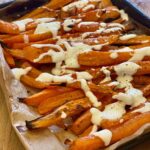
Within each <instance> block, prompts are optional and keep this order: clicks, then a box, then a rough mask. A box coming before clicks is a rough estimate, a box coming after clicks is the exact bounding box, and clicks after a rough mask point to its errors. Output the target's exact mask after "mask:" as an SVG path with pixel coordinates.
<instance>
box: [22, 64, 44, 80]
mask: <svg viewBox="0 0 150 150" xmlns="http://www.w3.org/2000/svg"><path fill="white" fill-rule="evenodd" d="M21 67H22V68H26V67H31V68H32V69H31V70H30V71H29V73H28V75H29V76H30V77H32V78H37V77H38V76H39V75H40V74H41V73H42V72H41V71H39V70H38V69H36V68H35V67H33V66H32V65H31V64H30V63H28V62H25V63H23V64H22V65H21Z"/></svg>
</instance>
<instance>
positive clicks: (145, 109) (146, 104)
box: [133, 102, 150, 113]
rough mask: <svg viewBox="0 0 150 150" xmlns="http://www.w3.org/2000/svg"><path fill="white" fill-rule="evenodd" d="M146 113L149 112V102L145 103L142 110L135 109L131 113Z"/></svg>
mask: <svg viewBox="0 0 150 150" xmlns="http://www.w3.org/2000/svg"><path fill="white" fill-rule="evenodd" d="M148 111H150V103H149V102H147V103H145V104H144V106H143V107H142V108H139V109H136V110H134V111H133V112H140V113H145V112H148Z"/></svg>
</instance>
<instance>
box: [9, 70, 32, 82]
mask: <svg viewBox="0 0 150 150" xmlns="http://www.w3.org/2000/svg"><path fill="white" fill-rule="evenodd" d="M31 69H32V67H27V68H25V69H23V68H14V69H11V71H12V73H13V75H14V76H15V78H16V79H17V80H20V78H21V77H22V76H23V75H26V74H28V72H29V71H31Z"/></svg>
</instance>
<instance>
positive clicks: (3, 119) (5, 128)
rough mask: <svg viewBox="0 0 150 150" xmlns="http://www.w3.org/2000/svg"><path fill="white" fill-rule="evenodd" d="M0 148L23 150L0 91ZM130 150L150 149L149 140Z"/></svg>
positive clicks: (1, 149) (4, 149)
mask: <svg viewBox="0 0 150 150" xmlns="http://www.w3.org/2000/svg"><path fill="white" fill-rule="evenodd" d="M0 150H24V148H23V146H22V144H21V143H20V141H19V139H18V137H17V135H16V134H15V132H14V130H13V128H12V127H11V124H10V119H9V115H8V111H7V108H6V104H5V100H4V97H3V94H2V92H1V91H0ZM132 150H150V140H149V141H147V142H145V143H143V145H138V146H137V147H136V148H134V149H132Z"/></svg>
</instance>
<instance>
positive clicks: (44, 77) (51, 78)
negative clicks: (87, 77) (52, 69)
mask: <svg viewBox="0 0 150 150" xmlns="http://www.w3.org/2000/svg"><path fill="white" fill-rule="evenodd" d="M36 81H40V82H45V83H52V82H56V83H57V82H60V83H70V82H72V81H73V78H72V77H71V76H70V75H63V76H56V75H52V74H50V73H41V74H40V75H39V76H38V77H37V78H36Z"/></svg>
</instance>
